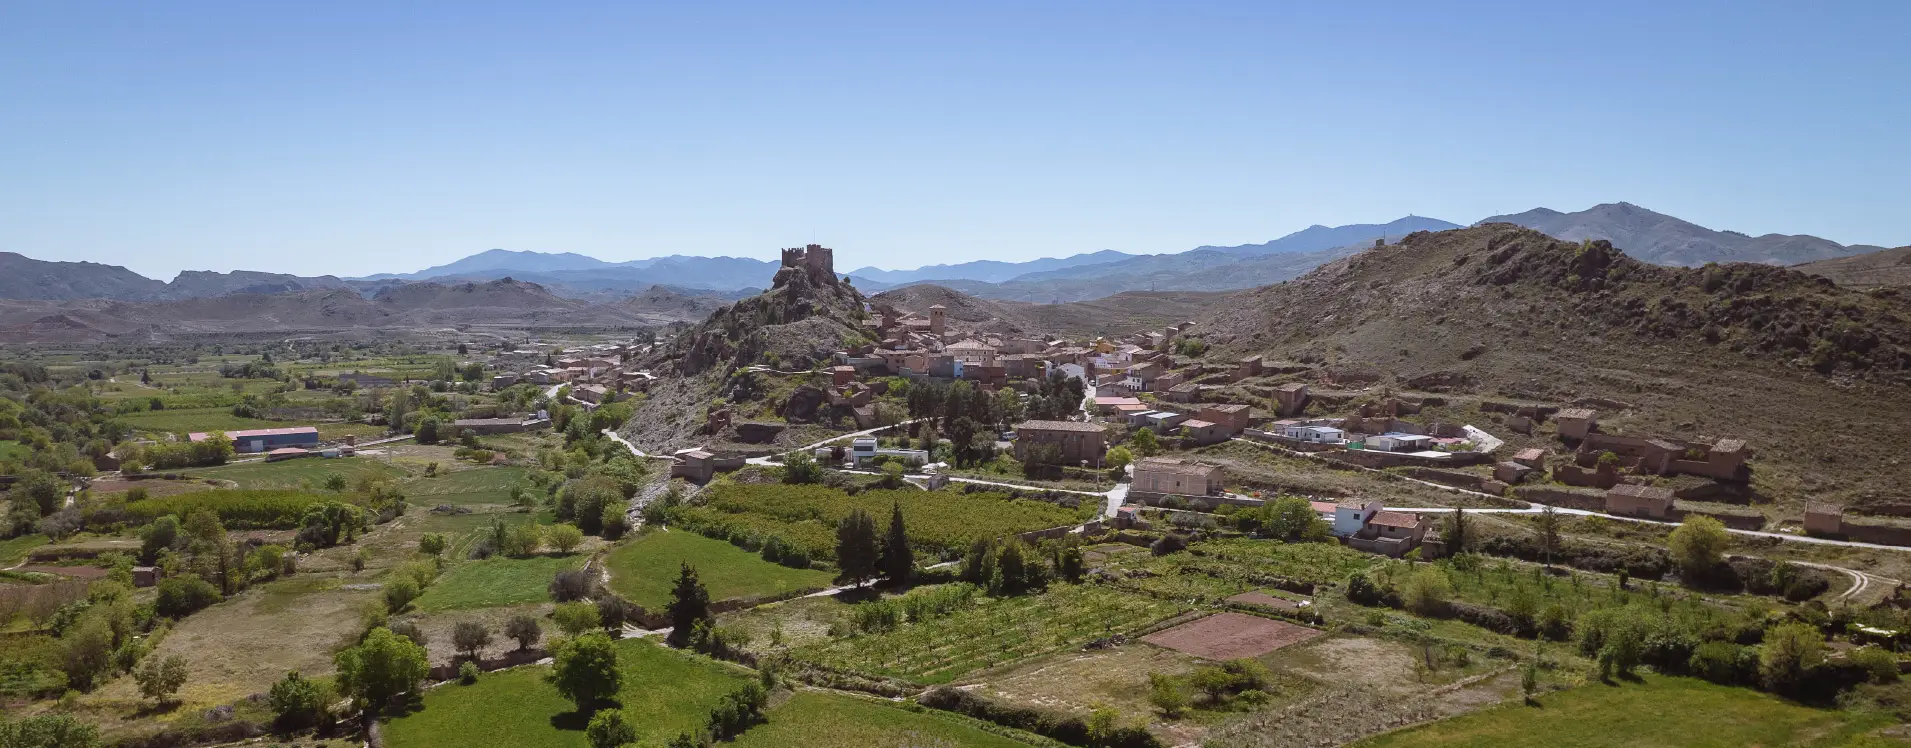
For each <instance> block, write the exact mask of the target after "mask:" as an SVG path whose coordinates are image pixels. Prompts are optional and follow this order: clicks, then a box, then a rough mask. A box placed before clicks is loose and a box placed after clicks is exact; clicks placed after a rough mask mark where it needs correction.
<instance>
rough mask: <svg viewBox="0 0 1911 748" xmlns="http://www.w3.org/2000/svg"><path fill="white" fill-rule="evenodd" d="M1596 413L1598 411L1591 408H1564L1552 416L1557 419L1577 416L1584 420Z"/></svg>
mask: <svg viewBox="0 0 1911 748" xmlns="http://www.w3.org/2000/svg"><path fill="white" fill-rule="evenodd" d="M1596 415H1598V413H1595V412H1594V411H1593V410H1592V409H1591V408H1567V409H1565V410H1562V411H1560V412H1559V413H1558V414H1555V415H1554V416H1553V417H1554V418H1556V419H1559V420H1565V419H1568V418H1577V419H1580V420H1585V419H1588V418H1592V417H1594V416H1596Z"/></svg>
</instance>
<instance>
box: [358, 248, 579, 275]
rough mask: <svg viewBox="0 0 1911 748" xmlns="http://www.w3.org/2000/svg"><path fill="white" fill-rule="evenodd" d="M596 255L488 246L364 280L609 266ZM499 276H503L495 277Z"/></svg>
mask: <svg viewBox="0 0 1911 748" xmlns="http://www.w3.org/2000/svg"><path fill="white" fill-rule="evenodd" d="M611 264H612V263H608V262H605V261H603V260H600V259H597V258H595V257H590V256H587V255H580V254H577V253H576V252H531V251H512V250H509V249H487V250H485V251H483V252H479V253H477V254H475V255H471V256H470V257H466V258H464V259H461V260H457V261H455V262H450V263H446V264H444V265H437V266H433V267H428V268H425V269H423V270H420V271H418V272H416V273H379V274H378V275H369V276H366V277H365V280H379V279H383V278H404V279H406V280H423V279H426V278H442V277H447V276H469V275H474V274H478V273H492V272H495V271H501V270H502V271H510V270H517V271H522V272H527V273H530V272H548V271H552V270H589V269H591V268H601V267H607V266H610V265H611ZM498 277H502V276H498Z"/></svg>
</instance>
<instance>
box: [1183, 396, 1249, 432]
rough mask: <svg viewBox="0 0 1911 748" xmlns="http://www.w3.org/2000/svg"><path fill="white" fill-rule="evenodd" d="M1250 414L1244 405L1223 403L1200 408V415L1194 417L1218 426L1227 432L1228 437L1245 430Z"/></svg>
mask: <svg viewBox="0 0 1911 748" xmlns="http://www.w3.org/2000/svg"><path fill="white" fill-rule="evenodd" d="M1250 412H1251V409H1250V408H1249V407H1248V406H1246V405H1242V404H1240V403H1224V404H1221V405H1209V406H1207V407H1205V408H1202V409H1201V412H1200V413H1197V414H1195V417H1197V418H1200V419H1201V420H1203V421H1212V422H1214V423H1216V424H1220V426H1221V428H1222V430H1223V431H1225V432H1227V435H1228V436H1235V435H1238V434H1240V433H1241V432H1242V431H1244V430H1246V429H1247V424H1248V418H1249V414H1250Z"/></svg>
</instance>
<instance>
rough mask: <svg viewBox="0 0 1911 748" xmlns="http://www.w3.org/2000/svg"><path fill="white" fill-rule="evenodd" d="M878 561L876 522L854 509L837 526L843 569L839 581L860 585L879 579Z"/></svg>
mask: <svg viewBox="0 0 1911 748" xmlns="http://www.w3.org/2000/svg"><path fill="white" fill-rule="evenodd" d="M877 561H878V558H877V554H876V520H874V519H871V518H870V516H869V513H868V512H865V511H863V510H861V509H856V510H853V511H851V512H850V513H849V516H847V517H844V518H843V521H842V522H839V523H837V525H836V565H837V566H839V567H841V568H842V570H843V573H842V576H840V577H838V579H840V580H843V581H846V582H849V583H850V584H854V585H861V584H862V583H864V582H867V581H869V580H871V579H874V578H876V563H877Z"/></svg>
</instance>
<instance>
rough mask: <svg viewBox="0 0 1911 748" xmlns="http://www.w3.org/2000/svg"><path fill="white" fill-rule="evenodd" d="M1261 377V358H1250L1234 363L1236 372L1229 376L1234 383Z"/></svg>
mask: <svg viewBox="0 0 1911 748" xmlns="http://www.w3.org/2000/svg"><path fill="white" fill-rule="evenodd" d="M1260 375H1261V357H1260V356H1248V357H1247V358H1244V359H1241V360H1240V361H1236V362H1235V363H1234V371H1233V373H1231V374H1229V375H1228V378H1229V379H1230V380H1232V381H1235V382H1239V381H1241V380H1243V379H1247V378H1248V377H1258V376H1260Z"/></svg>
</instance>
